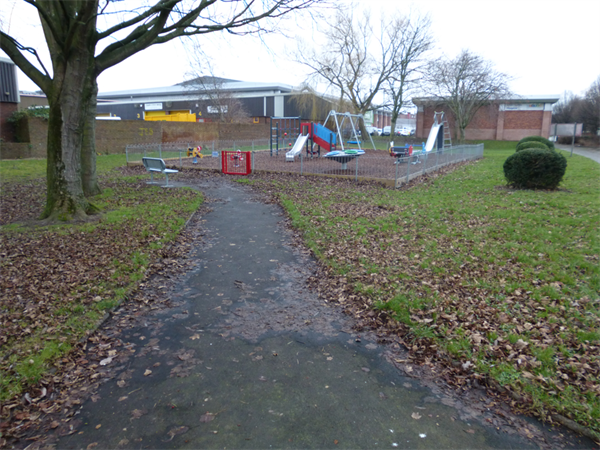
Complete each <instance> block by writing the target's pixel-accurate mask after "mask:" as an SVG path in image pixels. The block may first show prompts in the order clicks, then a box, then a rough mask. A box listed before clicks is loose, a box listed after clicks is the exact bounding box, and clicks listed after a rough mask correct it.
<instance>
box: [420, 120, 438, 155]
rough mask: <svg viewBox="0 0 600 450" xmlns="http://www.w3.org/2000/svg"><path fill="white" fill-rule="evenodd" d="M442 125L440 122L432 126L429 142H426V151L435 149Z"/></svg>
mask: <svg viewBox="0 0 600 450" xmlns="http://www.w3.org/2000/svg"><path fill="white" fill-rule="evenodd" d="M441 126H442V124H441V123H438V124H437V125H435V124H434V125H433V126H432V127H431V131H430V132H429V137H428V138H427V143H426V144H425V149H424V150H425V151H426V152H430V151H431V150H433V146H434V144H435V141H437V138H438V133H439V131H440V127H441Z"/></svg>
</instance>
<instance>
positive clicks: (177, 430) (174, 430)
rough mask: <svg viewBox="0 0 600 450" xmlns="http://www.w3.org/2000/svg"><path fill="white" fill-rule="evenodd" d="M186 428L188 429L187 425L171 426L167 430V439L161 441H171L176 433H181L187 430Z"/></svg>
mask: <svg viewBox="0 0 600 450" xmlns="http://www.w3.org/2000/svg"><path fill="white" fill-rule="evenodd" d="M188 430H189V428H188V427H177V428H171V429H170V430H169V432H168V433H167V434H168V436H169V439H167V440H166V441H163V442H169V441H172V440H173V438H174V437H175V436H177V435H178V434H183V433H185V432H187V431H188Z"/></svg>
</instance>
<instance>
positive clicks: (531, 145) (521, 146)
mask: <svg viewBox="0 0 600 450" xmlns="http://www.w3.org/2000/svg"><path fill="white" fill-rule="evenodd" d="M526 148H541V149H542V150H550V147H548V146H547V145H546V144H544V143H543V142H538V141H525V142H521V143H520V144H517V151H518V152H520V151H521V150H525V149H526Z"/></svg>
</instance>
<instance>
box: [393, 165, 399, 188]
mask: <svg viewBox="0 0 600 450" xmlns="http://www.w3.org/2000/svg"><path fill="white" fill-rule="evenodd" d="M399 166H400V164H398V160H396V178H394V188H397V187H398V167H399Z"/></svg>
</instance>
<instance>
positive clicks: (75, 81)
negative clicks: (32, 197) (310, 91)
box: [0, 0, 317, 219]
mask: <svg viewBox="0 0 600 450" xmlns="http://www.w3.org/2000/svg"><path fill="white" fill-rule="evenodd" d="M23 1H24V2H25V3H27V4H29V5H31V6H32V7H33V8H35V11H36V12H37V14H38V16H39V20H40V22H41V25H42V29H43V31H44V36H45V39H46V44H47V47H48V50H49V53H50V58H51V61H52V68H51V70H48V69H47V68H46V67H45V66H44V64H43V63H42V61H41V58H40V56H39V55H38V53H37V50H36V48H35V46H33V45H30V46H27V45H24V44H22V43H21V42H18V41H17V40H16V39H15V38H13V37H12V36H10V35H9V34H8V33H7V32H5V31H4V29H3V30H2V31H0V49H2V50H3V51H4V52H5V53H6V54H7V55H8V56H9V57H10V58H11V59H12V60H13V61H14V63H15V64H16V65H17V66H18V67H19V68H20V69H21V70H22V71H23V72H24V73H25V74H26V75H27V76H28V77H29V78H31V79H32V80H33V81H34V82H35V83H36V84H37V85H38V86H39V87H40V88H41V89H42V90H43V91H44V93H45V94H46V96H47V98H48V103H49V106H50V118H49V123H48V151H47V153H48V159H47V181H46V184H47V198H46V207H45V209H44V212H43V214H42V217H43V218H51V219H68V218H73V217H75V218H85V217H86V215H87V214H90V213H94V212H95V211H96V208H95V207H94V206H93V205H92V204H91V203H90V201H89V200H88V199H87V198H86V196H91V195H94V194H97V193H99V192H100V187H99V185H98V180H97V174H96V152H95V114H96V96H97V93H98V85H97V78H98V76H99V75H100V74H101V73H102V72H103V71H104V70H106V69H108V68H109V67H112V66H115V65H116V64H119V63H120V62H122V61H124V60H125V59H127V58H129V57H130V56H132V55H135V54H136V53H138V52H140V51H142V50H144V49H146V48H148V47H150V46H152V45H155V44H161V43H165V42H168V41H170V40H172V39H176V38H179V37H182V36H191V35H202V34H209V33H215V32H219V31H223V30H226V31H228V32H229V33H232V34H246V33H252V32H258V31H260V30H262V29H264V28H263V26H264V25H263V24H265V22H267V21H270V20H273V19H278V18H281V17H283V16H285V15H287V14H290V13H292V12H294V11H297V10H299V9H303V8H307V7H309V6H311V5H313V4H314V3H315V2H316V1H317V0H244V1H230V0H153V4H151V3H152V2H150V1H148V2H141V3H133V2H131V1H128V2H117V1H113V0H23ZM134 4H136V5H138V6H137V7H132V8H133V9H131V10H122V11H118V10H117V8H119V7H121V6H122V7H124V8H125V7H127V6H129V5H134ZM109 13H110V14H109ZM99 18H102V21H100V22H99ZM117 18H119V19H117ZM104 22H106V24H107V25H106V26H105V27H100V26H99V24H101V23H104Z"/></svg>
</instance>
